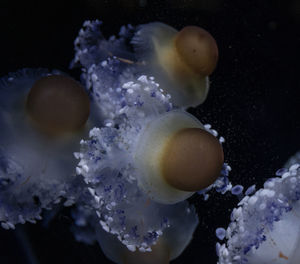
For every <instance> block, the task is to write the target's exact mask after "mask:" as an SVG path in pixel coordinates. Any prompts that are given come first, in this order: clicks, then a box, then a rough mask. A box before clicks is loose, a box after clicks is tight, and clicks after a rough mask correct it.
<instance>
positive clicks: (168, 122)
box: [135, 111, 224, 204]
mask: <svg viewBox="0 0 300 264" xmlns="http://www.w3.org/2000/svg"><path fill="white" fill-rule="evenodd" d="M135 161H136V164H137V168H138V170H139V174H138V175H139V177H138V184H139V186H140V187H141V189H142V190H143V191H144V192H145V193H146V194H147V195H148V196H149V197H150V198H151V199H152V200H154V201H157V202H160V203H165V204H173V203H177V202H180V201H182V200H185V199H187V198H188V197H190V196H191V195H192V194H193V193H194V192H196V191H199V190H202V189H204V188H206V187H208V186H209V185H211V184H213V183H214V182H215V180H216V179H217V178H218V177H219V176H220V173H221V169H222V166H223V162H224V156H223V149H222V146H221V143H220V142H219V141H218V140H217V139H216V138H215V137H214V136H213V135H211V134H210V133H209V132H207V131H206V130H205V128H204V126H203V125H202V124H201V122H200V121H199V120H197V119H196V118H195V117H193V116H192V115H190V114H188V113H187V112H185V111H171V112H168V113H166V114H164V115H162V116H161V117H159V118H157V119H155V120H152V121H150V122H149V123H148V124H147V125H146V127H145V128H144V129H143V131H142V133H141V136H140V137H139V138H138V140H137V144H136V147H135Z"/></svg>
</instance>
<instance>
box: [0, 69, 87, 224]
mask: <svg viewBox="0 0 300 264" xmlns="http://www.w3.org/2000/svg"><path fill="white" fill-rule="evenodd" d="M0 95H1V98H2V100H1V101H0V127H1V129H0V161H1V163H0V164H1V166H0V171H1V173H0V190H1V192H0V222H1V226H2V227H3V228H5V229H9V228H14V227H15V224H18V223H25V222H26V221H28V222H31V223H34V222H36V220H39V219H41V211H42V209H51V207H53V206H54V205H55V204H58V203H60V202H61V201H63V202H64V205H65V206H70V205H72V204H73V203H74V202H75V200H76V196H77V195H78V192H80V189H81V187H80V183H81V182H83V181H82V180H81V179H79V178H78V177H76V173H75V165H76V160H75V158H74V156H73V152H74V151H75V150H76V148H77V146H79V140H80V138H81V137H83V136H84V135H85V134H86V133H87V131H88V130H89V129H90V128H91V124H92V119H91V118H90V103H89V97H88V95H87V93H86V92H85V90H84V88H83V87H82V86H81V85H80V84H79V83H78V82H76V81H75V80H74V79H72V78H71V77H69V76H67V75H66V74H64V73H62V72H60V71H57V70H53V71H49V70H47V69H28V68H27V69H22V70H19V71H17V72H15V73H10V74H8V75H7V76H5V77H2V78H1V81H0Z"/></svg>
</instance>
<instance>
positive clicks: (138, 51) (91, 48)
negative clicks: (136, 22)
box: [73, 21, 218, 107]
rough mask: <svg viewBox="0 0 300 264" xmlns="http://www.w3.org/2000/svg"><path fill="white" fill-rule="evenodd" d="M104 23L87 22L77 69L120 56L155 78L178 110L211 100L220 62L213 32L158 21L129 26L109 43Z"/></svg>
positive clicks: (133, 68) (79, 44)
mask: <svg viewBox="0 0 300 264" xmlns="http://www.w3.org/2000/svg"><path fill="white" fill-rule="evenodd" d="M100 25H101V22H99V21H92V22H91V21H86V22H85V24H84V27H83V29H82V30H81V31H80V33H79V36H78V37H77V39H76V40H75V50H76V55H75V59H74V61H73V65H76V64H78V63H79V64H80V65H82V66H83V67H84V68H86V69H89V68H90V66H92V65H93V64H96V65H97V64H99V62H101V61H102V60H104V59H106V58H107V57H109V56H110V57H114V58H116V59H117V60H119V61H120V62H121V63H123V64H124V65H123V67H124V66H126V65H127V66H128V67H130V68H131V72H134V73H138V74H139V75H141V74H146V75H150V76H154V77H155V78H156V80H157V81H158V82H159V83H160V84H161V85H162V87H163V88H164V90H165V91H166V92H167V93H169V94H170V95H171V96H172V102H173V104H174V105H176V106H180V107H181V106H185V107H187V106H195V105H198V104H200V103H202V102H203V101H204V100H205V99H206V96H207V93H208V89H209V81H208V75H209V74H210V73H211V72H212V71H213V70H214V68H215V66H216V63H217V59H218V48H217V45H216V43H215V40H214V39H213V37H212V36H211V35H210V34H209V33H208V32H207V31H205V30H203V29H201V28H199V27H195V26H191V27H186V28H184V29H183V30H182V31H180V32H178V31H177V30H176V29H174V28H172V27H170V26H168V25H166V24H163V23H159V22H155V23H149V24H145V25H140V26H137V27H132V26H131V25H128V26H127V27H125V26H123V27H122V28H121V30H120V33H119V35H118V37H115V36H112V37H110V38H109V39H108V40H106V39H105V38H104V37H103V35H102V33H101V30H100ZM132 50H134V51H132Z"/></svg>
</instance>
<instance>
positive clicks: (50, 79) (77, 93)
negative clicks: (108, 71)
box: [26, 75, 90, 135]
mask: <svg viewBox="0 0 300 264" xmlns="http://www.w3.org/2000/svg"><path fill="white" fill-rule="evenodd" d="M26 109H27V112H28V114H29V116H30V118H31V119H32V120H33V123H34V124H35V125H36V126H37V127H38V128H39V129H40V130H42V131H43V132H45V133H46V134H48V135H59V134H65V133H72V132H76V131H78V130H80V129H81V128H82V127H83V126H84V124H85V123H86V121H87V119H88V117H89V113H90V102H89V97H88V95H87V93H86V92H85V90H84V88H83V87H82V86H81V85H80V84H79V83H78V82H77V81H75V80H74V79H72V78H70V77H67V76H64V75H48V76H45V77H42V78H40V79H39V80H37V81H36V82H35V83H34V84H33V86H32V88H31V90H30V92H29V94H28V96H27V101H26Z"/></svg>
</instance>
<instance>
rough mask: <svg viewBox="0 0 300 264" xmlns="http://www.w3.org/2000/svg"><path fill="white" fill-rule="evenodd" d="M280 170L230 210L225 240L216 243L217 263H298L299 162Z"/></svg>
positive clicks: (299, 243) (299, 230)
mask: <svg viewBox="0 0 300 264" xmlns="http://www.w3.org/2000/svg"><path fill="white" fill-rule="evenodd" d="M280 171H281V173H280V175H281V176H280V177H277V178H271V179H269V180H267V181H266V182H265V184H264V188H263V189H260V190H258V191H257V192H256V193H255V194H253V195H251V196H248V195H247V196H245V197H244V198H243V200H242V201H241V202H240V203H239V207H238V208H236V209H234V210H233V212H232V214H231V221H232V222H231V224H230V225H229V227H228V228H227V230H226V240H227V242H226V244H223V245H220V244H217V252H218V255H219V262H218V263H220V264H225V263H262V264H269V263H270V264H271V263H276V264H283V263H286V264H296V263H298V262H299V250H298V249H299V246H300V240H299V237H300V236H299V235H300V224H299V223H300V221H299V220H300V218H299V210H300V202H299V199H300V196H299V189H300V165H299V164H297V163H296V164H293V165H292V166H290V167H289V169H285V170H284V171H283V170H280ZM277 175H279V173H277Z"/></svg>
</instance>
